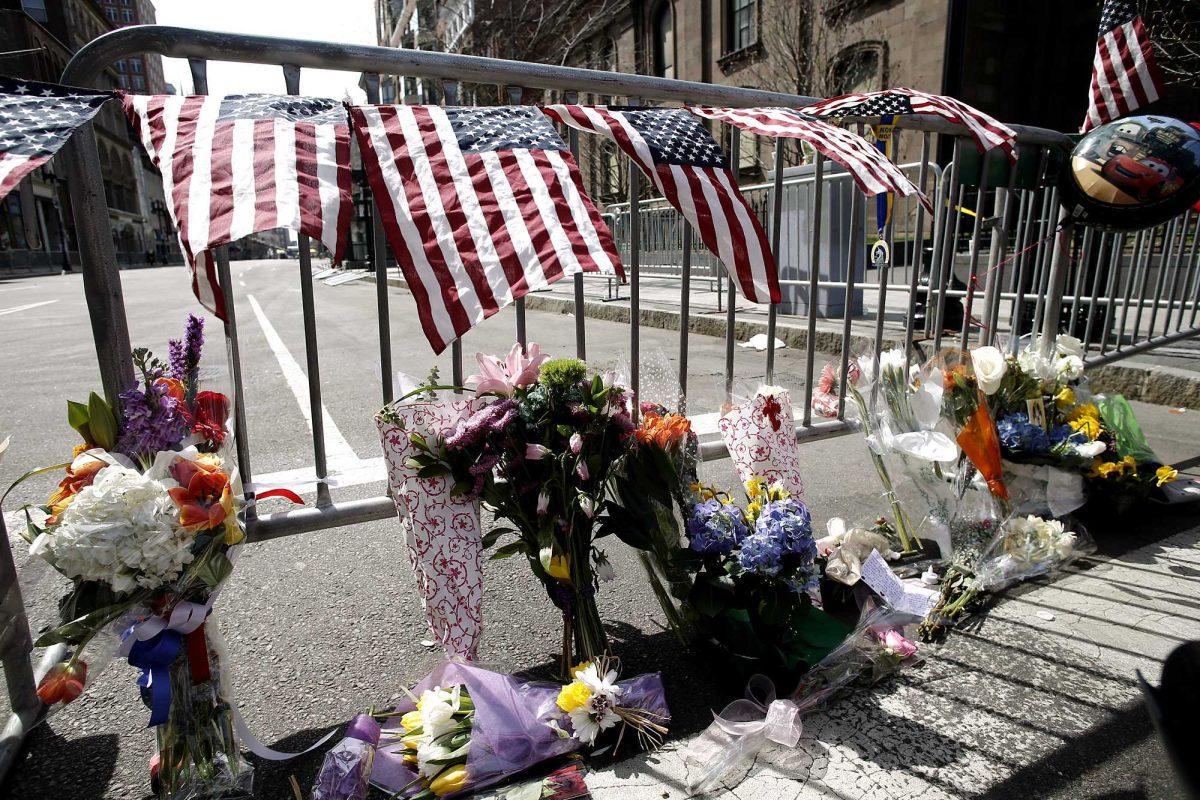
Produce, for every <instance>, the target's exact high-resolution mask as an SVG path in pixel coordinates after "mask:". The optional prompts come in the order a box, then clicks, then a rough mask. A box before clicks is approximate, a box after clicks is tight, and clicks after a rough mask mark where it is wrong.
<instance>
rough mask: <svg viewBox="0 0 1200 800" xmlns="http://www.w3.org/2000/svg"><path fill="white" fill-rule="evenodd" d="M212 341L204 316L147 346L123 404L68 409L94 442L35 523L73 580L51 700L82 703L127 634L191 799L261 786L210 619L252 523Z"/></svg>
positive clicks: (163, 791)
mask: <svg viewBox="0 0 1200 800" xmlns="http://www.w3.org/2000/svg"><path fill="white" fill-rule="evenodd" d="M202 344H203V320H202V319H200V318H198V317H195V316H190V317H189V318H188V323H187V329H186V333H185V335H184V337H183V339H182V340H178V341H172V342H171V344H170V359H169V362H168V363H166V364H164V363H162V362H160V361H159V360H158V359H157V358H155V357H154V355H153V354H152V353H151V352H149V351H148V350H145V349H138V350H135V351H134V352H133V360H134V365H135V367H136V369H137V372H138V374H139V377H140V382H139V384H138V385H137V386H135V387H134V388H131V389H129V390H127V391H125V392H122V393H121V395H120V402H119V404H118V405H117V406H116V407H113V406H110V405H109V404H108V403H106V402H105V401H104V399H102V398H101V397H99V396H98V395H96V394H95V393H93V394H92V395H91V396H90V397H89V399H88V402H87V403H86V404H85V403H75V402H69V403H68V404H67V415H68V420H69V422H70V424H71V426H72V427H74V428H75V430H76V431H78V433H79V435H80V437H81V438H82V439H83V442H82V443H81V444H79V445H77V446H76V447H75V450H74V453H73V456H72V458H71V460H70V461H69V462H68V463H67V464H65V465H59V466H60V467H62V466H65V470H66V472H65V475H64V477H63V479H62V481H61V482H60V484H59V487H58V489H57V490H56V491H55V492H54V493H53V494H52V495H51V496H50V497H49V499H48V500H47V501H46V503H45V504H44V505H43V506H41V508H40V512H41V517H40V518H35V515H34V513H32V510H31V509H28V508H27V509H26V520H27V525H26V529H25V530H24V531H23V535H24V537H25V538H26V540H27V541H28V542H29V543H30V552H31V553H32V554H34V555H36V556H38V557H40V558H42V559H44V560H45V561H46V562H48V563H49V564H50V565H51V566H52V567H54V568H55V569H56V570H57V571H58V572H60V573H62V574H63V575H64V576H65V577H67V578H69V579H70V580H71V582H72V586H71V590H70V592H68V594H67V595H66V596H65V597H64V598H63V599H62V600H61V601H60V603H59V611H60V614H61V624H59V625H57V626H54V627H51V628H49V629H47V630H45V631H43V632H42V634H41V636H40V637H39V638H38V640H37V644H38V646H48V645H50V644H55V643H60V642H61V643H66V644H67V645H69V646H70V647H71V648H72V652H71V656H70V658H69V659H68V660H67V661H66V662H65V663H62V664H58V665H57V666H55V667H54V668H52V669H51V670H50V671H49V672H48V673H47V674H46V676H45V677H44V678H43V679H42V681H41V683H40V684H39V686H38V696H39V697H40V698H41V699H42V701H43V702H44V703H46V704H47V705H52V704H55V703H64V704H66V703H69V702H71V701H72V700H74V699H75V698H76V697H78V696H79V695H80V694H81V693H82V692H83V690H84V687H85V684H86V682H87V680H88V678H89V670H88V662H87V661H85V660H84V658H83V656H84V654H85V652H87V648H88V646H89V644H90V643H91V642H92V641H93V640H94V639H96V637H98V636H101V635H110V634H111V635H113V636H116V637H119V638H120V640H121V644H120V650H119V652H120V653H121V654H122V655H124V656H126V657H127V658H128V660H129V663H130V664H131V665H133V666H136V667H138V668H139V669H141V677H140V678H139V679H138V685H139V686H140V687H141V689H142V695H143V699H144V700H145V701H146V703H147V705H148V706H149V707H150V709H151V714H150V725H151V726H154V727H156V729H157V730H156V733H157V738H158V768H157V769H158V772H157V776H156V778H157V785H158V787H159V789H158V793H159V795H160V796H162V797H170V798H178V799H182V798H193V797H201V796H203V797H211V796H217V795H220V796H229V795H236V794H238V793H241V794H248V793H249V790H250V785H251V782H252V772H251V769H250V767H249V765H248V764H247V763H246V762H245V761H244V760H243V759H242V757H241V755H240V753H239V751H238V744H237V737H236V736H235V734H234V724H233V716H232V706H231V704H230V701H229V694H228V692H227V688H226V685H225V682H224V680H223V678H222V656H221V648H220V644H219V641H218V639H217V634H216V629H215V626H213V625H210V624H206V620H207V618H208V615H209V613H210V611H211V609H212V605H213V602H214V601H215V599H216V596H217V593H218V592H219V590H220V589H221V587H222V585H223V584H224V582H225V580H226V579H227V578H228V577H229V575H230V572H231V570H232V568H233V559H234V557H235V553H236V550H237V546H238V544H239V543H240V542H241V541H242V539H243V530H242V525H241V523H240V522H239V520H238V512H239V508H240V498H241V494H242V493H241V486H240V483H239V481H238V476H237V469H236V467H235V466H234V465H233V464H232V463H230V462H229V461H228V460H227V459H226V457H225V454H224V452H223V445H224V444H225V443H226V442H227V440H228V434H229V420H228V417H229V408H230V403H229V398H228V397H227V396H225V395H224V394H221V393H218V392H214V391H206V390H203V389H201V388H200V368H199V364H200V354H201V347H202ZM50 469H54V468H53V467H51V468H47V469H46V470H35V471H34V473H29V474H27V475H26V476H25V477H29V476H30V475H32V474H36V473H38V472H45V471H48V470H50ZM22 480H24V478H22ZM19 482H20V481H18V483H19ZM93 675H94V672H93Z"/></svg>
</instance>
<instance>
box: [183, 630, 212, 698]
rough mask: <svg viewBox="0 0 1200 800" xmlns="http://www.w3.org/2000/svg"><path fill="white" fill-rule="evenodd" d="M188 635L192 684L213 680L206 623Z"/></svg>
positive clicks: (188, 654)
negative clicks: (209, 664) (209, 661)
mask: <svg viewBox="0 0 1200 800" xmlns="http://www.w3.org/2000/svg"><path fill="white" fill-rule="evenodd" d="M205 624H206V623H201V624H200V627H199V628H196V630H194V631H192V632H191V633H189V634H188V635H187V656H188V667H189V668H190V669H191V672H192V684H193V685H199V684H201V683H205V682H206V681H209V680H212V670H211V669H210V668H209V666H208V640H207V638H206V637H205V635H204V625H205Z"/></svg>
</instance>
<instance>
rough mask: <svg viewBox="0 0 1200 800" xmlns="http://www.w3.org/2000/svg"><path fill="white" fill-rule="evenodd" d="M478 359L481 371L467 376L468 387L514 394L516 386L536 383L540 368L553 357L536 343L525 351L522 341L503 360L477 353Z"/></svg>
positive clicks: (509, 394)
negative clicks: (522, 347)
mask: <svg viewBox="0 0 1200 800" xmlns="http://www.w3.org/2000/svg"><path fill="white" fill-rule="evenodd" d="M475 360H476V361H478V362H479V374H478V375H472V376H471V377H469V378H467V381H466V384H467V386H469V387H471V388H473V389H474V390H475V392H476V394H481V395H482V394H494V395H497V396H499V397H512V395H513V393H514V392H515V391H516V390H517V389H521V388H524V387H526V386H531V385H532V384H534V383H536V382H537V378H538V369H539V368H541V366H542V364H544V363H545V362H546V361H549V360H550V356H549V355H548V354H547V353H543V352H542V350H541V348H540V347H538V346H537V344H534V343H530V344H529V345H528V346H527V347H526V349H525V351H524V352H523V351H522V350H521V345H520V344H514V345H513V347H512V350H510V351H508V356H507V357H506V358H504V359H503V360H501V359H499V358H496V357H495V356H485V355H484V354H483V353H476V354H475Z"/></svg>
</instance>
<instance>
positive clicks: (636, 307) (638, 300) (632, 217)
mask: <svg viewBox="0 0 1200 800" xmlns="http://www.w3.org/2000/svg"><path fill="white" fill-rule="evenodd" d="M641 179H642V173H641V172H639V171H638V166H637V164H634V163H633V160H632V159H630V161H629V265H628V266H629V387H630V389H632V390H633V409H632V411H633V419H634V421H635V422H636V421H637V419H638V417H639V416H640V409H639V406H638V404H639V403H640V402H641V401H640V400H639V399H638V389H639V388H640V383H639V379H640V377H641V376H640V375H639V367H640V366H641V341H640V334H641V331H640V329H639V327H638V326H639V323H640V317H641V313H642V291H641V283H640V268H641V258H642V254H641V252H639V251H640V250H641V247H642V230H641V228H642V220H641V208H640V202H641V200H640V198H639V195H640V194H641V193H642V187H641Z"/></svg>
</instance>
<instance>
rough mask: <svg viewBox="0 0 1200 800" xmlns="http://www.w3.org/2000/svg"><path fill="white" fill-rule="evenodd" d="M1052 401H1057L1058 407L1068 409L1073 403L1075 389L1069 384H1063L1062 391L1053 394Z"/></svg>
mask: <svg viewBox="0 0 1200 800" xmlns="http://www.w3.org/2000/svg"><path fill="white" fill-rule="evenodd" d="M1054 401H1055V402H1056V403H1058V407H1059V408H1060V409H1064V410H1065V409H1068V408H1070V407H1071V406H1073V405H1075V390H1074V389H1072V388H1071V387H1070V386H1064V387H1063V388H1062V391H1061V392H1059V393H1058V394H1057V395H1055V396H1054Z"/></svg>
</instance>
